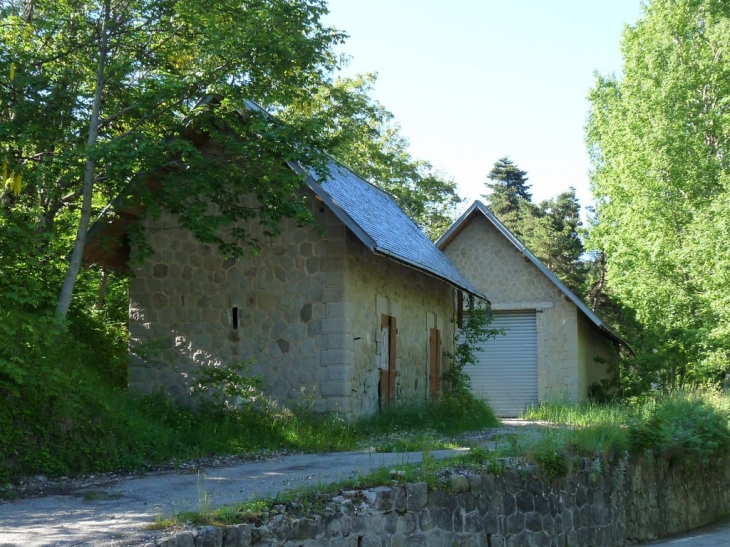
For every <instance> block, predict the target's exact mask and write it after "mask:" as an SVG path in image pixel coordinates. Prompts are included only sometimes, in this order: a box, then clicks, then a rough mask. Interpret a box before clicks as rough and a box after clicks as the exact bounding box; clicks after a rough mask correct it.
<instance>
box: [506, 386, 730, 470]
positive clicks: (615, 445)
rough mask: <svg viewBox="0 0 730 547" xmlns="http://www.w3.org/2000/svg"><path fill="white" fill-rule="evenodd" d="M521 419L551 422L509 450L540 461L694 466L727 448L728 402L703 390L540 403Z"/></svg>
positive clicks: (729, 433)
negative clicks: (654, 458) (632, 459)
mask: <svg viewBox="0 0 730 547" xmlns="http://www.w3.org/2000/svg"><path fill="white" fill-rule="evenodd" d="M524 417H525V418H527V419H531V420H541V421H545V422H548V423H549V424H551V427H549V428H548V429H547V432H546V433H544V434H542V435H538V436H536V437H535V436H533V437H532V438H530V437H529V436H527V437H524V438H521V439H519V440H517V441H515V442H514V443H513V445H514V446H513V449H514V450H516V451H521V452H522V453H526V454H527V455H529V456H532V457H533V459H534V460H535V461H536V462H537V463H540V460H541V459H542V460H549V459H550V458H548V457H547V456H548V455H549V454H553V455H554V457H553V459H555V458H558V457H563V458H566V457H568V458H569V457H570V456H575V455H578V456H594V457H595V456H601V457H602V456H607V455H622V454H625V453H627V452H630V453H633V454H641V453H643V452H646V451H652V452H653V453H655V454H656V455H659V456H661V457H664V458H668V459H680V458H689V459H692V460H693V461H696V462H697V463H700V464H706V463H709V462H711V461H712V459H713V457H714V456H715V455H717V454H719V453H722V452H725V451H727V450H728V449H730V398H729V397H728V396H726V395H723V394H721V393H719V392H717V391H712V390H705V389H688V390H678V391H674V392H671V393H662V394H654V395H651V396H648V397H646V398H644V399H643V400H641V401H636V402H633V403H613V404H605V405H599V404H594V403H583V404H579V405H575V404H543V405H540V406H537V407H533V408H530V409H528V410H527V411H526V412H525V414H524Z"/></svg>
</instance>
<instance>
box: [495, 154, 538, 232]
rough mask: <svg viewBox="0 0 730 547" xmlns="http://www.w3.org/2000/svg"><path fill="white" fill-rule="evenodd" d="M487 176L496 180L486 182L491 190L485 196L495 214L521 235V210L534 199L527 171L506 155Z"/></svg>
mask: <svg viewBox="0 0 730 547" xmlns="http://www.w3.org/2000/svg"><path fill="white" fill-rule="evenodd" d="M487 178H488V179H489V180H491V181H494V182H493V183H491V184H490V183H486V186H487V188H489V189H490V190H491V192H490V194H489V195H485V196H483V197H484V198H485V199H486V200H487V202H488V205H489V207H490V209H492V211H493V212H494V214H496V215H497V217H498V218H499V219H500V220H502V222H504V223H505V225H507V227H508V228H510V230H513V231H514V232H515V234H517V235H518V236H519V235H520V233H521V232H520V220H521V214H520V210H521V209H522V208H523V207H524V204H525V203H526V202H528V203H529V202H531V201H532V195H531V194H530V193H529V192H528V190H529V189H530V185H529V184H527V172H526V171H522V170H521V169H520V168H519V167H517V166H516V165H515V164H514V163H513V162H512V160H510V159H509V158H508V157H506V156H505V157H504V158H501V159H499V160H497V162H496V163H495V164H494V167H492V170H491V171H490V172H489V174H488V175H487ZM513 228H514V229H513Z"/></svg>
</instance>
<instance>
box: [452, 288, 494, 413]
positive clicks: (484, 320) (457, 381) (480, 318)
mask: <svg viewBox="0 0 730 547" xmlns="http://www.w3.org/2000/svg"><path fill="white" fill-rule="evenodd" d="M491 322H492V310H491V308H490V307H489V305H488V304H486V303H485V302H483V301H482V300H476V299H474V298H473V297H471V298H470V300H469V308H468V312H467V313H464V321H463V324H462V326H461V328H459V329H456V332H455V333H454V337H455V340H454V345H455V348H456V352H455V354H454V355H453V358H452V360H451V366H450V367H449V368H448V369H447V370H446V371H445V372H444V373H443V379H444V381H445V382H446V386H445V387H446V390H445V396H446V398H452V399H455V400H464V401H467V400H469V399H470V398H471V397H472V395H471V392H470V391H469V389H470V387H471V378H470V377H469V375H468V374H467V373H466V370H465V369H466V367H468V366H469V365H476V364H477V357H476V352H477V351H480V350H481V344H483V343H484V342H486V341H487V340H489V339H490V338H494V337H496V336H499V335H500V334H503V333H502V332H501V331H500V330H498V329H490V328H489V324H490V323H491Z"/></svg>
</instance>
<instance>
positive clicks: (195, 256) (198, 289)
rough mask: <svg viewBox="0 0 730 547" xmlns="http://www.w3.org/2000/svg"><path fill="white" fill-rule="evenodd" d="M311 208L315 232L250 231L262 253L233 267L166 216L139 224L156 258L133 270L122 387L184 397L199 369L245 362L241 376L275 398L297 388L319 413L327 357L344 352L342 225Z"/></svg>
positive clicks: (291, 227) (329, 364)
mask: <svg viewBox="0 0 730 547" xmlns="http://www.w3.org/2000/svg"><path fill="white" fill-rule="evenodd" d="M311 203H312V214H313V215H314V217H315V221H316V224H314V225H309V226H304V227H297V226H296V225H295V223H294V221H291V220H288V221H285V222H284V223H283V225H282V234H281V235H280V236H278V237H274V238H268V237H265V236H263V235H262V234H261V233H260V232H261V229H260V228H259V227H258V226H257V225H256V224H251V225H250V226H249V227H248V228H249V229H251V230H253V231H254V233H257V232H258V233H259V235H261V238H260V245H261V251H260V252H259V253H258V254H257V255H255V256H245V257H243V258H240V259H238V260H232V259H229V260H226V259H224V257H223V256H222V255H221V254H220V253H219V252H218V250H217V249H216V248H215V247H213V246H210V245H206V244H202V243H200V242H198V241H197V240H196V239H195V238H194V237H193V236H192V234H191V233H190V232H188V231H187V230H186V229H184V228H181V227H179V226H178V225H177V224H176V222H175V219H174V218H172V217H170V216H163V217H162V218H161V219H159V220H153V219H147V221H146V228H147V238H148V242H149V243H150V245H151V246H152V248H153V249H154V251H155V253H154V255H153V256H152V257H150V258H149V259H147V260H146V261H145V262H144V264H142V265H141V266H132V269H133V273H134V277H133V278H132V280H131V281H130V289H129V292H130V321H129V329H130V350H131V352H132V356H133V357H132V361H131V363H130V369H129V372H130V388H132V389H135V390H140V391H144V392H148V393H149V392H152V391H157V390H160V389H163V390H166V391H167V392H168V393H170V394H171V395H173V396H174V397H176V398H178V399H184V398H185V397H186V395H187V394H188V390H189V387H190V382H191V380H192V378H193V377H194V375H195V373H196V371H197V370H199V368H200V367H203V366H207V367H219V366H227V365H230V364H234V363H240V362H250V368H249V372H250V374H252V375H257V376H260V377H261V378H263V380H264V386H265V388H266V391H267V392H268V393H269V394H271V395H273V396H274V397H275V398H276V399H278V400H279V401H282V402H287V401H290V400H296V399H298V398H299V397H300V395H301V393H300V391H301V389H302V388H303V387H304V388H306V389H307V390H308V392H309V393H308V394H309V395H310V396H314V397H315V400H316V402H315V410H320V411H324V410H327V409H328V408H327V394H328V393H329V392H330V391H331V382H332V378H336V377H338V375H340V374H341V373H342V370H343V369H342V367H343V364H344V363H342V362H340V361H338V360H337V359H335V358H334V357H333V356H334V355H339V354H337V353H336V352H338V351H339V350H340V349H341V348H342V347H343V345H344V342H343V331H342V328H341V327H340V326H339V323H340V317H341V316H342V313H343V306H344V300H343V295H344V275H345V274H344V263H343V260H344V259H343V257H344V254H345V232H346V228H345V226H344V225H343V224H342V223H341V222H340V221H339V219H337V217H336V216H335V215H334V214H333V213H332V212H331V211H330V210H329V209H328V208H326V207H323V206H322V205H321V203H319V202H317V201H316V200H314V199H312V200H311ZM234 315H236V316H237V318H236V320H237V323H238V325H237V327H235V326H234ZM328 390H329V391H328ZM318 396H322V398H319V399H317V397H318Z"/></svg>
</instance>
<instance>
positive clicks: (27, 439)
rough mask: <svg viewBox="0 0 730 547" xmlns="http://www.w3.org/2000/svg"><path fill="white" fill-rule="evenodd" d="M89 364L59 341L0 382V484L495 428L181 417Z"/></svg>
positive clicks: (407, 420) (412, 418)
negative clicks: (21, 374) (15, 377)
mask: <svg viewBox="0 0 730 547" xmlns="http://www.w3.org/2000/svg"><path fill="white" fill-rule="evenodd" d="M97 356H98V350H97V349H95V348H94V347H93V346H92V345H85V344H84V343H82V342H80V341H79V340H76V339H74V338H73V336H71V335H59V336H58V337H57V338H56V342H55V344H52V345H51V344H49V346H47V347H45V348H44V354H43V355H36V356H34V357H33V358H34V359H35V358H37V359H38V360H43V361H48V363H49V366H46V367H45V368H43V369H40V368H38V369H37V370H39V371H42V372H39V373H38V374H34V372H33V370H34V369H33V368H31V367H29V372H28V374H27V376H26V378H25V380H24V382H23V383H22V384H12V385H11V384H10V383H8V382H7V381H5V383H3V381H4V379H3V378H2V376H0V484H2V483H3V482H5V481H8V480H11V479H13V478H15V477H19V476H23V475H35V474H46V475H50V476H59V475H68V474H74V473H87V472H101V471H113V470H128V469H135V468H139V467H140V466H144V465H146V464H154V463H161V462H169V461H174V460H177V461H179V460H185V459H192V458H196V457H202V456H210V455H223V454H246V453H253V452H259V451H266V450H281V449H285V450H293V451H305V452H321V451H337V450H351V449H356V448H360V447H362V446H363V445H364V444H366V443H367V441H368V439H369V438H371V437H372V436H377V435H382V434H388V433H394V432H408V431H414V432H416V431H424V430H434V431H438V432H441V433H447V434H456V433H460V432H462V431H465V430H469V429H475V428H482V427H486V426H492V425H496V423H497V422H496V419H495V418H494V415H493V414H492V412H491V409H490V408H489V407H488V405H486V403H483V402H480V401H476V400H474V399H470V398H469V399H466V400H463V401H456V400H454V399H450V398H445V399H444V400H443V401H440V402H436V403H432V404H423V403H421V404H420V405H419V404H404V405H397V406H394V407H392V408H390V409H387V410H385V411H383V412H382V413H379V414H377V415H375V416H370V417H366V418H363V419H361V420H359V421H355V422H352V423H348V422H346V421H344V420H342V419H341V418H338V417H337V416H322V415H317V414H314V413H312V412H310V411H308V410H306V409H303V408H287V407H284V406H282V405H279V404H276V403H275V402H273V401H271V400H268V399H266V398H259V401H258V402H257V403H255V404H246V405H243V406H242V407H240V408H238V409H231V408H226V407H225V406H222V405H213V404H200V405H199V406H198V407H197V409H196V410H191V409H185V408H180V407H178V406H175V405H174V404H173V403H172V402H171V401H170V400H168V399H167V398H165V397H164V396H162V395H161V394H157V395H152V396H133V395H130V394H128V393H127V392H126V390H125V389H122V388H119V387H115V386H114V385H113V383H110V382H109V381H108V375H106V376H105V374H104V373H103V369H102V368H100V367H101V365H100V364H99V363H96V362H95V359H97ZM31 362H33V361H32V360H29V361H28V363H31ZM91 364H93V366H90V365H91Z"/></svg>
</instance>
